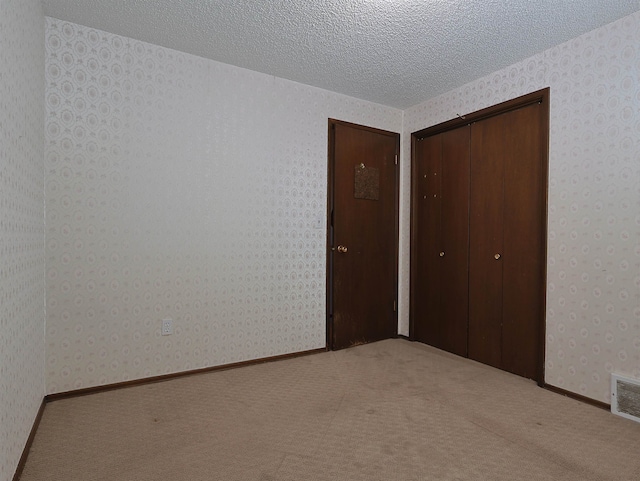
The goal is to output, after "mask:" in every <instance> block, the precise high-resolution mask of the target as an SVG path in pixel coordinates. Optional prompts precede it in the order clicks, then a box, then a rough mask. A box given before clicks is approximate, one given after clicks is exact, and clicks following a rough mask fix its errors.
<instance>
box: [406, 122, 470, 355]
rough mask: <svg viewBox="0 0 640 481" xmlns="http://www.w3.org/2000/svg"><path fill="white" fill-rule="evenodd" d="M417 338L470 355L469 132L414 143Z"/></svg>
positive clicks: (461, 130)
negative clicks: (417, 206) (468, 330)
mask: <svg viewBox="0 0 640 481" xmlns="http://www.w3.org/2000/svg"><path fill="white" fill-rule="evenodd" d="M414 159H415V162H416V169H415V170H414V175H416V176H417V179H416V184H415V185H416V187H417V188H416V189H414V193H413V196H414V202H416V203H419V204H420V208H419V209H417V210H416V212H417V213H418V216H419V218H417V219H414V226H415V229H416V231H415V232H414V235H413V239H414V241H416V242H418V243H419V246H418V248H417V249H414V254H415V263H414V266H415V267H416V270H415V274H417V275H414V276H413V282H414V284H415V287H414V293H415V296H414V299H415V301H416V302H414V303H413V309H414V311H415V312H414V318H415V320H416V325H415V327H416V328H415V338H416V339H417V340H419V341H422V342H425V343H427V344H430V345H432V346H435V347H438V348H440V349H444V350H446V351H449V352H453V353H455V354H459V355H461V356H466V355H467V326H468V319H467V317H468V302H467V300H468V288H469V286H468V277H467V273H468V269H469V261H468V237H469V222H468V218H469V127H468V126H464V127H460V128H458V129H455V130H450V131H447V132H444V133H441V134H437V135H434V136H431V137H426V138H424V139H422V140H420V141H418V142H416V143H415V156H414Z"/></svg>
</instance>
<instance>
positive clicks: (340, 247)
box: [338, 246, 348, 254]
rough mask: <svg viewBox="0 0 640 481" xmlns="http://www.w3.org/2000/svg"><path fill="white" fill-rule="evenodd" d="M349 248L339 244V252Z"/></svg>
mask: <svg viewBox="0 0 640 481" xmlns="http://www.w3.org/2000/svg"><path fill="white" fill-rule="evenodd" d="M347 250H348V249H347V246H338V252H342V253H343V254H344V253H345V252H347Z"/></svg>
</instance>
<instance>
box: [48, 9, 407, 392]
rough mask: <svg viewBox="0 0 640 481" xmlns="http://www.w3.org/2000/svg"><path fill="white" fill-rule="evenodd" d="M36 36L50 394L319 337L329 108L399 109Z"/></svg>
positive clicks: (390, 113)
mask: <svg viewBox="0 0 640 481" xmlns="http://www.w3.org/2000/svg"><path fill="white" fill-rule="evenodd" d="M45 43H46V92H45V97H46V122H45V131H46V155H45V158H46V160H45V163H46V205H47V220H46V234H47V240H46V253H47V281H46V282H47V348H46V351H47V352H46V357H47V360H46V371H47V389H48V392H49V393H55V392H61V391H67V390H71V389H77V388H83V387H89V386H96V385H102V384H108V383H115V382H120V381H126V380H129V379H137V378H144V377H148V376H154V375H159V374H164V373H170V372H176V371H183V370H189V369H196V368H201V367H207V366H215V365H220V364H226V363H232V362H237V361H243V360H248V359H255V358H262V357H267V356H273V355H278V354H284V353H289V352H295V351H304V350H309V349H315V348H321V347H324V346H325V337H326V335H325V332H326V330H325V329H326V328H325V289H326V287H325V276H326V274H325V272H326V270H325V269H326V266H325V255H326V254H325V245H326V240H325V239H326V229H325V223H326V190H327V129H328V118H329V117H333V118H337V119H341V120H346V121H351V122H357V123H361V124H366V125H370V126H374V127H378V128H382V129H386V130H392V131H396V132H400V130H401V129H402V112H401V111H399V110H395V109H391V108H388V107H383V106H380V105H375V104H372V103H368V102H364V101H360V100H356V99H353V98H349V97H345V96H342V95H338V94H335V93H331V92H327V91H323V90H320V89H317V88H312V87H308V86H304V85H301V84H297V83H294V82H290V81H286V80H282V79H278V78H274V77H271V76H268V75H264V74H260V73H256V72H251V71H248V70H243V69H239V68H236V67H232V66H229V65H225V64H221V63H217V62H213V61H210V60H205V59H202V58H198V57H194V56H191V55H187V54H184V53H180V52H176V51H172V50H168V49H166V48H161V47H158V46H154V45H150V44H146V43H143V42H139V41H135V40H131V39H128V38H123V37H119V36H116V35H112V34H108V33H105V32H100V31H95V30H92V29H90V28H85V27H82V26H79V25H74V24H70V23H65V22H61V21H58V20H54V19H47V26H46V42H45ZM163 318H172V319H173V320H174V326H175V333H174V334H173V335H172V336H164V337H163V336H161V335H160V325H161V320H162V319H163Z"/></svg>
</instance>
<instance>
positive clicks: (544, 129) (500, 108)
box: [409, 87, 549, 386]
mask: <svg viewBox="0 0 640 481" xmlns="http://www.w3.org/2000/svg"><path fill="white" fill-rule="evenodd" d="M535 103H539V104H541V105H542V106H543V109H544V115H543V119H542V122H543V125H542V126H541V136H540V151H541V152H543V153H544V155H545V156H546V158H545V159H543V170H544V172H543V174H542V175H543V176H544V180H545V182H544V192H543V195H542V196H541V199H542V205H540V206H539V208H540V209H541V210H542V212H543V213H544V214H543V222H542V226H541V235H542V237H543V239H544V240H545V241H544V245H543V257H544V259H543V263H542V266H543V267H542V270H543V272H542V273H541V275H542V279H543V282H542V283H541V288H540V292H539V293H538V298H539V300H540V303H541V310H540V312H541V313H542V315H541V316H540V319H539V321H538V323H539V325H538V330H539V335H538V339H539V344H540V345H539V346H538V373H537V379H536V380H537V382H538V385H540V386H544V385H545V382H544V363H545V341H546V290H547V267H546V264H547V262H546V260H547V240H548V232H547V227H548V214H547V213H548V177H549V175H548V168H549V167H548V166H549V88H548V87H547V88H545V89H542V90H538V91H536V92H532V93H529V94H526V95H523V96H521V97H518V98H515V99H512V100H508V101H506V102H502V103H500V104H497V105H493V106H491V107H487V108H485V109H482V110H479V111H477V112H473V113H470V114H465V115H458V116H457V118H454V119H452V120H449V121H446V122H443V123H440V124H437V125H434V126H432V127H428V128H426V129H422V130H418V131H416V132H413V133H412V134H411V263H410V269H411V270H410V313H409V339H411V340H413V341H415V340H416V336H415V331H416V328H415V326H416V319H415V318H414V313H415V312H416V305H417V302H419V301H420V293H418V292H416V291H415V286H416V285H417V281H416V280H417V276H418V275H419V272H418V271H417V266H416V259H417V253H418V250H419V249H420V245H419V244H418V242H419V240H418V239H417V232H418V229H417V225H418V224H417V223H418V222H419V218H418V217H419V213H420V211H419V208H418V205H419V199H418V195H419V189H418V186H417V182H418V180H419V179H418V174H417V171H418V166H417V160H416V155H415V153H416V142H418V141H419V139H422V138H424V137H429V136H432V135H436V134H438V133H441V132H446V131H448V130H452V129H456V128H459V127H462V126H464V125H469V124H471V123H473V122H477V121H480V120H484V119H487V118H489V117H493V116H496V115H500V114H503V113H505V112H509V111H512V110H516V109H519V108H522V107H526V106H527V105H531V104H535Z"/></svg>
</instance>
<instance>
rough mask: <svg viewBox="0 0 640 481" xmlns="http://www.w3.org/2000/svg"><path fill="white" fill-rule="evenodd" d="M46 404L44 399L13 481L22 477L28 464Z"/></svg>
mask: <svg viewBox="0 0 640 481" xmlns="http://www.w3.org/2000/svg"><path fill="white" fill-rule="evenodd" d="M46 404H47V402H46V401H45V399H44V398H43V399H42V402H41V403H40V407H39V408H38V413H37V414H36V418H35V419H34V420H33V426H31V432H30V433H29V437H28V438H27V442H26V443H25V445H24V449H23V450H22V456H20V461H18V466H17V467H16V472H15V473H14V475H13V481H18V480H19V479H20V476H22V470H23V469H24V465H25V464H26V463H27V457H28V456H29V451H30V450H31V445H32V444H33V440H34V438H35V437H36V431H38V426H39V425H40V421H41V420H42V414H43V413H44V407H45V406H46Z"/></svg>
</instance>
